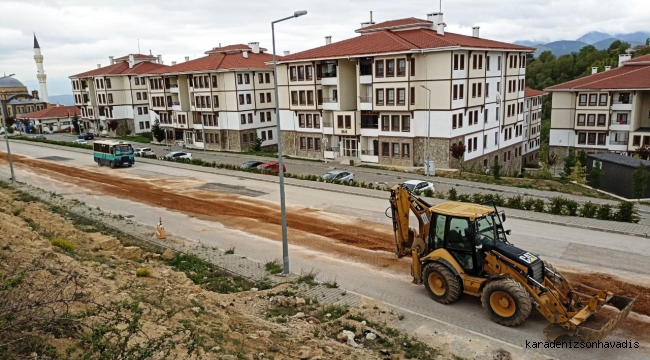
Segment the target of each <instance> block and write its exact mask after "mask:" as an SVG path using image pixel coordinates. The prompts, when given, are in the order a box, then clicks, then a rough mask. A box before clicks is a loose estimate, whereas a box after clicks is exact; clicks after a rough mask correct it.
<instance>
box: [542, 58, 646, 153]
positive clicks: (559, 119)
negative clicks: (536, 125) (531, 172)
mask: <svg viewBox="0 0 650 360" xmlns="http://www.w3.org/2000/svg"><path fill="white" fill-rule="evenodd" d="M621 56H622V57H624V59H622V61H621V63H620V64H619V67H618V68H615V69H610V68H606V70H605V71H603V72H598V69H597V68H595V69H593V71H592V75H589V76H586V77H583V78H580V79H576V80H573V81H569V82H566V83H563V84H558V85H555V86H552V87H550V88H548V89H546V91H548V92H551V93H552V96H553V106H552V111H551V133H550V144H549V145H550V148H551V150H558V151H567V149H568V148H575V149H578V150H585V151H586V152H587V153H608V152H609V153H617V154H622V155H630V154H631V153H633V152H634V151H636V149H638V148H639V147H642V146H650V55H646V56H641V57H638V58H635V59H630V60H628V59H629V55H627V54H624V55H621Z"/></svg>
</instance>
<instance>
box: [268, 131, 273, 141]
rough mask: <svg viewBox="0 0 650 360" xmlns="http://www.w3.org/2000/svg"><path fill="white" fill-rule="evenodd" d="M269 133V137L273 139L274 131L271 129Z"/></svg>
mask: <svg viewBox="0 0 650 360" xmlns="http://www.w3.org/2000/svg"><path fill="white" fill-rule="evenodd" d="M268 133H269V136H268V139H269V140H273V131H271V130H269V131H268Z"/></svg>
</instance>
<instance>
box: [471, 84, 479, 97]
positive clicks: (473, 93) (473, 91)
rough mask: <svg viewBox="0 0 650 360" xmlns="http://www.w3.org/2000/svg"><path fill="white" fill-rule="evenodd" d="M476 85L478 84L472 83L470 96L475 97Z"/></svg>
mask: <svg viewBox="0 0 650 360" xmlns="http://www.w3.org/2000/svg"><path fill="white" fill-rule="evenodd" d="M477 85H478V84H476V83H474V84H472V97H473V98H475V97H476V88H477Z"/></svg>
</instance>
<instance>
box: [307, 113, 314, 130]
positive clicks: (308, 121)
mask: <svg viewBox="0 0 650 360" xmlns="http://www.w3.org/2000/svg"><path fill="white" fill-rule="evenodd" d="M306 119H307V127H308V128H310V129H311V128H313V127H314V124H313V123H312V120H311V114H307V116H306Z"/></svg>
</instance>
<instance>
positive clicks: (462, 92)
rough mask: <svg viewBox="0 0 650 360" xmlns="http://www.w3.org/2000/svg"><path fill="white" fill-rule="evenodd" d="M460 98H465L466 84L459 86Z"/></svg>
mask: <svg viewBox="0 0 650 360" xmlns="http://www.w3.org/2000/svg"><path fill="white" fill-rule="evenodd" d="M458 98H459V99H461V100H462V99H464V98H465V84H460V85H458Z"/></svg>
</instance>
